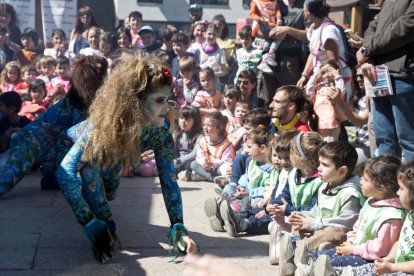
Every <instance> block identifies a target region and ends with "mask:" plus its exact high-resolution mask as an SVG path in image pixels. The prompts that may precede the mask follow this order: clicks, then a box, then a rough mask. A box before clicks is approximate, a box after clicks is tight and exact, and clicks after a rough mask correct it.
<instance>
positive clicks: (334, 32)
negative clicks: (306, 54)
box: [307, 18, 352, 102]
mask: <svg viewBox="0 0 414 276" xmlns="http://www.w3.org/2000/svg"><path fill="white" fill-rule="evenodd" d="M329 21H330V19H328V18H324V20H323V21H322V24H321V25H320V26H319V27H318V28H316V29H315V24H312V25H311V26H310V28H309V30H308V32H307V37H308V40H309V50H310V52H311V54H312V55H313V64H314V66H313V73H314V74H315V73H316V72H317V71H318V69H319V67H320V66H321V63H324V62H326V61H327V60H328V57H327V55H326V51H325V48H324V45H325V42H326V41H327V40H328V39H332V40H333V41H335V43H336V44H337V45H338V49H339V56H340V58H339V60H338V64H339V67H340V73H341V75H342V78H343V80H344V83H345V89H346V91H345V93H346V101H347V102H349V100H350V98H351V94H352V86H351V82H352V71H351V69H350V68H349V67H348V65H347V64H346V63H345V62H344V60H346V56H345V54H346V48H345V45H344V42H343V41H342V36H341V33H340V31H339V29H338V28H337V27H336V26H335V25H334V24H333V23H331V24H329V23H328V22H329ZM321 32H322V33H321ZM318 52H319V54H318ZM318 55H319V56H318ZM314 74H313V75H314Z"/></svg>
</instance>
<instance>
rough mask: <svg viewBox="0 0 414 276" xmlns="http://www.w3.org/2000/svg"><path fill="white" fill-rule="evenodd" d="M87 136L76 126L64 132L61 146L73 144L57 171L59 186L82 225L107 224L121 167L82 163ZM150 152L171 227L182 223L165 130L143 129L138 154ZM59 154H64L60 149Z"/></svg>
mask: <svg viewBox="0 0 414 276" xmlns="http://www.w3.org/2000/svg"><path fill="white" fill-rule="evenodd" d="M90 134H91V125H89V124H87V123H86V122H83V123H80V124H78V125H76V126H74V127H72V128H70V129H69V130H68V131H67V137H66V139H67V140H66V141H63V143H60V145H61V147H64V145H70V144H71V143H70V140H72V141H75V143H74V144H73V146H72V147H71V148H70V150H69V152H68V153H67V155H66V156H65V157H64V159H63V161H62V163H61V164H60V166H59V168H58V171H57V178H58V182H59V186H60V188H61V190H62V192H63V194H64V196H65V198H66V200H67V201H68V202H69V204H70V206H71V207H72V210H73V212H74V213H75V216H76V219H77V220H78V222H79V223H80V224H82V225H85V224H86V223H88V221H90V220H91V219H92V218H93V217H96V218H98V219H100V220H103V221H107V222H108V221H111V220H112V214H111V211H110V209H109V205H108V200H112V199H113V198H114V197H115V195H116V191H117V189H118V186H119V180H120V177H119V173H120V171H121V169H122V165H121V164H119V165H115V166H108V167H105V168H102V167H100V166H99V165H96V164H91V163H88V162H85V161H83V160H82V155H83V152H84V150H85V146H86V144H87V141H88V139H89V137H90ZM150 149H152V150H154V153H155V160H156V164H157V169H158V171H159V178H160V183H161V189H162V194H163V196H164V202H165V206H166V208H167V212H168V216H169V218H170V223H171V225H174V224H176V223H182V222H183V214H182V201H181V192H180V188H179V187H178V184H177V181H176V180H175V172H174V165H173V158H174V142H173V139H172V136H171V134H170V133H169V132H168V129H167V128H165V127H162V128H156V127H148V128H145V129H143V134H142V136H141V151H142V152H144V151H146V150H150ZM59 151H61V152H65V150H64V149H60V150H59Z"/></svg>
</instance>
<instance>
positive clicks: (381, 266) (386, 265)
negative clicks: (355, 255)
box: [374, 258, 393, 275]
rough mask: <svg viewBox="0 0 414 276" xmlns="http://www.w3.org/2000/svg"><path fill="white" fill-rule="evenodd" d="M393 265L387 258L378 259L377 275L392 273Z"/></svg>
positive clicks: (375, 266)
mask: <svg viewBox="0 0 414 276" xmlns="http://www.w3.org/2000/svg"><path fill="white" fill-rule="evenodd" d="M391 266H392V263H390V262H388V261H386V260H385V258H377V259H376V260H375V261H374V271H375V273H377V275H382V274H387V273H392V272H393V271H392V269H391Z"/></svg>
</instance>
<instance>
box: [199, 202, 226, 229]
mask: <svg viewBox="0 0 414 276" xmlns="http://www.w3.org/2000/svg"><path fill="white" fill-rule="evenodd" d="M220 203H221V202H220ZM204 212H205V213H206V215H207V217H208V221H209V222H210V227H211V229H213V231H215V232H221V231H222V230H223V226H224V222H223V219H222V218H221V216H220V209H219V205H218V202H217V200H216V199H215V198H208V199H207V200H206V201H205V202H204Z"/></svg>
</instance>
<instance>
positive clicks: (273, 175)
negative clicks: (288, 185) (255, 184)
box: [269, 168, 280, 188]
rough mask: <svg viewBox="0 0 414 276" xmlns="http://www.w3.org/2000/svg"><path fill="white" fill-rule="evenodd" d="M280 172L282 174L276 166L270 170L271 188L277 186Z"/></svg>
mask: <svg viewBox="0 0 414 276" xmlns="http://www.w3.org/2000/svg"><path fill="white" fill-rule="evenodd" d="M279 174H280V170H278V169H276V168H273V170H272V171H271V172H270V177H269V184H270V187H271V188H274V187H275V186H276V184H277V180H278V179H279ZM279 185H280V183H279Z"/></svg>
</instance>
